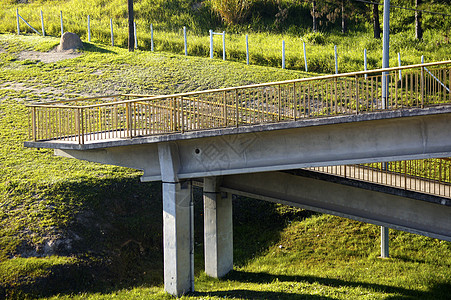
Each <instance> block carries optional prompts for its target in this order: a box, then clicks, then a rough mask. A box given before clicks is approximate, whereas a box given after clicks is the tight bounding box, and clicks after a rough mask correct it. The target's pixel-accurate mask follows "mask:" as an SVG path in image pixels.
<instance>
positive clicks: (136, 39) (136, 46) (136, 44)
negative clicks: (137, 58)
mask: <svg viewBox="0 0 451 300" xmlns="http://www.w3.org/2000/svg"><path fill="white" fill-rule="evenodd" d="M133 31H134V32H135V49H138V37H137V34H136V22H133Z"/></svg>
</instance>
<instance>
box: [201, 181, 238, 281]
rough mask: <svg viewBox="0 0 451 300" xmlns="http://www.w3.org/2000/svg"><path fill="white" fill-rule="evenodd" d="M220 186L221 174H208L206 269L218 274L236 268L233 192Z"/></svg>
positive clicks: (206, 196) (205, 206)
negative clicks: (225, 191) (222, 191)
mask: <svg viewBox="0 0 451 300" xmlns="http://www.w3.org/2000/svg"><path fill="white" fill-rule="evenodd" d="M219 186H220V177H205V178H204V244H205V273H206V274H207V275H209V276H212V277H216V278H219V277H223V276H224V275H226V274H227V273H228V272H230V271H231V270H232V269H233V223H232V195H231V194H230V193H228V194H221V193H220V192H219Z"/></svg>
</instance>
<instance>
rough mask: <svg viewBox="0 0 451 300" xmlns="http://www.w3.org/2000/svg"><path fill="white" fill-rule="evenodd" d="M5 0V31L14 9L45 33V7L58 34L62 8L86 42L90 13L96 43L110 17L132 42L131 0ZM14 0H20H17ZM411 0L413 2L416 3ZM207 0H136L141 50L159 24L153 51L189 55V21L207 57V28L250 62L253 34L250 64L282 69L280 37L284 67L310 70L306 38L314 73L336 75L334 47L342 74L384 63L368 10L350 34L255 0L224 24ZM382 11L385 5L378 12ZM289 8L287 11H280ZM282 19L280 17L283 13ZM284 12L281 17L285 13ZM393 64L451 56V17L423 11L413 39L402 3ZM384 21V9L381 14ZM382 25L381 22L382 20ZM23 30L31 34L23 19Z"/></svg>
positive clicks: (11, 28)
mask: <svg viewBox="0 0 451 300" xmlns="http://www.w3.org/2000/svg"><path fill="white" fill-rule="evenodd" d="M11 2H12V1H10V0H0V3H2V6H4V7H5V8H4V9H2V10H1V11H0V18H1V19H2V22H1V23H0V33H14V32H16V26H17V25H16V9H19V12H20V14H21V15H22V16H23V17H24V18H25V19H26V20H28V22H29V23H30V24H31V25H32V26H33V27H35V28H36V29H38V30H39V31H41V22H40V15H39V13H40V10H42V11H43V13H44V22H45V28H46V33H47V34H48V35H52V36H56V37H58V36H60V33H61V29H60V11H62V12H63V18H64V28H65V31H71V32H75V33H77V34H78V35H79V36H80V37H81V38H82V39H83V40H84V41H87V39H88V33H87V16H88V15H90V17H91V31H92V32H91V36H92V41H93V42H100V43H102V44H104V45H107V44H109V43H110V18H112V20H113V27H114V31H115V44H116V45H117V46H120V47H124V48H125V47H127V43H128V42H127V36H128V29H127V19H126V16H127V7H126V2H124V1H118V0H112V1H108V2H105V1H100V0H87V1H81V0H67V1H61V0H56V1H42V2H41V1H35V2H31V3H27V4H15V3H11ZM13 2H14V1H13ZM392 2H393V3H392V4H398V5H400V6H407V7H411V6H412V4H411V3H407V2H408V1H403V0H397V1H392ZM410 2H411V1H410ZM208 3H209V2H208V1H203V2H199V1H159V0H156V1H148V0H141V1H135V14H136V24H137V25H136V26H137V40H138V47H139V49H141V50H148V51H149V50H150V48H151V34H150V24H151V23H152V24H153V25H154V45H155V51H166V52H172V53H177V54H182V53H184V41H183V32H182V28H183V26H186V27H187V35H188V38H187V40H188V42H187V43H188V54H189V55H191V56H200V57H208V56H209V36H208V30H209V29H213V30H215V31H218V32H222V31H223V30H225V31H226V33H227V35H226V57H227V60H232V61H237V62H245V61H246V47H245V34H248V35H249V49H250V63H251V64H255V65H263V66H271V67H280V66H281V65H282V62H281V53H282V40H284V41H285V42H286V67H287V68H288V69H295V70H304V55H303V50H302V47H303V44H302V43H303V42H305V43H306V47H307V61H308V70H309V71H311V72H320V73H333V72H334V71H335V65H334V45H337V47H338V65H339V72H349V71H358V70H363V68H364V66H363V52H364V49H367V51H368V68H369V69H374V68H379V67H381V61H382V40H380V39H374V38H373V33H372V27H371V26H372V25H371V23H369V22H368V20H371V17H370V15H369V13H370V10H369V9H368V11H362V12H359V14H358V18H357V19H358V22H357V23H355V24H354V25H355V26H351V27H350V30H349V32H348V33H346V34H342V33H340V31H339V27H337V26H338V24H339V22H338V21H336V22H335V23H334V24H335V25H333V26H326V25H324V26H322V27H320V30H321V32H319V33H312V32H311V28H310V27H311V16H310V12H309V9H308V7H309V4H308V3H307V2H302V1H277V2H276V1H263V0H261V1H254V5H253V6H252V8H251V11H250V13H249V18H248V19H246V21H245V22H244V24H241V25H236V26H226V25H224V24H222V23H221V22H220V19H219V18H218V17H217V15H216V14H214V13H213V12H212V11H211V9H210V6H209V4H208ZM426 9H428V10H432V11H438V12H444V13H449V14H451V6H450V5H448V4H446V3H444V2H443V1H435V2H434V5H428V6H427V7H426ZM380 10H382V9H380ZM283 11H284V12H285V13H283V14H282V13H281V12H283ZM277 16H278V17H277ZM282 16H283V17H282ZM391 17H392V20H391V28H392V30H391V32H392V35H391V48H390V57H391V60H390V65H391V66H397V65H398V60H397V54H398V52H399V53H400V54H401V58H402V63H403V64H413V63H419V62H420V61H421V55H424V56H425V60H426V61H427V62H431V61H439V60H446V59H450V58H451V57H450V55H449V53H451V44H450V41H449V37H450V34H451V24H450V22H449V21H448V20H449V17H444V16H437V15H430V14H424V18H423V19H424V29H425V33H424V38H423V40H422V41H417V40H415V33H414V13H413V12H412V11H408V10H401V9H398V8H393V9H392V14H391ZM381 18H382V14H381ZM381 22H382V19H381ZM20 23H21V31H23V32H28V33H32V32H33V31H32V30H31V29H30V28H28V27H27V26H26V25H25V24H24V23H23V22H22V21H21V22H20ZM214 51H215V56H216V57H222V41H221V39H220V37H219V36H217V37H215V46H214Z"/></svg>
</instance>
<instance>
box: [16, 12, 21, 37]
mask: <svg viewBox="0 0 451 300" xmlns="http://www.w3.org/2000/svg"><path fill="white" fill-rule="evenodd" d="M16 18H17V34H19V35H20V24H19V9H18V8H16Z"/></svg>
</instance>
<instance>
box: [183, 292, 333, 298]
mask: <svg viewBox="0 0 451 300" xmlns="http://www.w3.org/2000/svg"><path fill="white" fill-rule="evenodd" d="M192 296H195V297H220V298H229V299H236V298H239V299H335V298H330V297H325V296H316V295H302V294H294V293H284V292H270V291H253V290H231V291H216V292H207V293H203V292H196V293H193V294H192Z"/></svg>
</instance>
